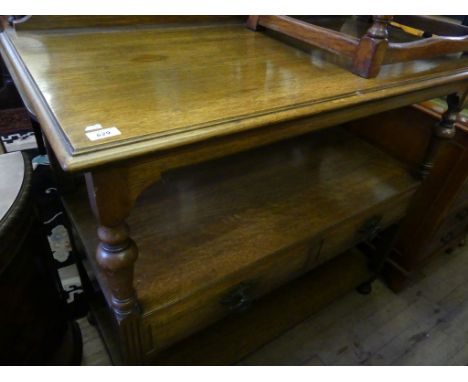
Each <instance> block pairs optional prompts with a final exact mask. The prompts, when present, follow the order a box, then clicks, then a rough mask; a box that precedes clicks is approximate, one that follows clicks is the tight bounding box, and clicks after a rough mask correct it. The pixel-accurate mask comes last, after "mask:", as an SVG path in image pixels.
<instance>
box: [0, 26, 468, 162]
mask: <svg viewBox="0 0 468 382" xmlns="http://www.w3.org/2000/svg"><path fill="white" fill-rule="evenodd" d="M0 37H1V38H0V46H1V49H0V50H1V51H2V55H4V56H5V58H6V60H5V61H6V63H7V66H8V67H9V69H10V71H12V72H13V77H14V78H16V82H17V83H22V84H23V85H22V86H24V87H25V89H26V91H25V92H24V93H26V98H29V99H32V101H31V103H32V104H33V105H32V108H33V109H34V111H35V112H36V114H38V118H39V120H40V121H41V124H42V127H43V129H44V131H45V134H46V136H47V137H48V139H49V141H50V142H51V146H52V148H53V149H54V151H55V152H56V155H57V157H58V159H59V161H60V163H61V165H62V167H64V168H67V169H79V168H85V167H90V166H93V165H96V163H102V162H112V161H115V160H119V159H125V158H130V157H135V156H139V155H143V154H146V153H150V152H154V151H157V150H163V149H167V148H170V147H175V146H180V145H185V144H188V143H193V142H199V141H203V140H206V139H208V138H212V137H216V136H221V135H226V134H232V133H236V132H240V131H244V130H248V129H254V128H258V127H260V126H265V125H269V124H271V123H274V122H279V121H285V120H291V119H296V118H300V117H306V116H312V115H319V114H323V113H325V112H331V111H336V110H338V109H340V110H341V111H343V110H346V109H348V108H350V109H351V108H352V107H353V106H356V105H358V104H361V105H362V104H363V103H367V102H371V101H378V102H381V103H384V102H386V101H388V100H389V99H391V98H392V97H399V98H400V99H403V98H404V97H405V96H408V95H409V94H412V93H414V92H416V91H423V90H424V89H426V90H427V89H429V88H430V89H431V90H432V93H434V94H431V95H430V96H429V98H430V97H431V96H435V95H441V94H446V93H448V92H453V91H455V90H457V89H458V88H462V87H463V86H466V81H467V79H468V71H467V70H466V67H467V62H468V59H460V60H453V59H449V58H439V59H431V60H425V61H417V62H412V63H409V64H397V65H388V66H386V67H384V68H383V70H382V72H381V73H380V75H379V77H378V78H376V79H370V80H366V79H362V78H359V77H356V76H354V75H353V74H350V73H348V72H347V71H346V70H345V69H342V68H341V67H339V66H338V65H335V64H334V63H331V62H329V61H327V60H326V59H324V57H323V55H322V53H321V51H319V50H312V51H311V52H304V51H303V50H301V49H298V48H295V47H293V46H292V45H289V44H285V43H284V42H282V41H280V40H278V39H276V38H273V37H271V36H267V35H265V34H263V33H252V32H251V31H250V30H247V29H246V28H245V26H244V25H242V24H239V25H237V26H236V25H234V26H233V25H232V24H228V25H219V24H216V25H214V26H206V25H204V26H199V27H196V28H194V27H172V28H170V27H169V28H153V27H149V26H148V27H146V28H120V29H119V28H111V27H107V28H98V29H96V28H89V29H86V28H84V29H79V30H77V29H68V30H67V29H61V30H55V31H54V32H51V31H43V30H32V31H18V32H16V33H10V32H4V33H2V34H1V36H0ZM335 63H336V62H335ZM19 87H21V84H20V86H19ZM416 98H417V99H411V100H410V99H409V98H408V99H407V102H415V101H418V100H419V101H420V100H423V99H425V98H428V95H427V94H420V95H419V96H418V97H416ZM386 107H387V109H388V108H391V107H394V106H393V105H387V106H386ZM373 112H374V111H373V110H372V108H368V109H366V110H365V111H362V113H364V114H372V113H373ZM350 114H352V113H350ZM98 123H99V124H101V125H102V126H103V127H104V128H109V127H117V128H118V129H119V130H120V132H121V134H120V135H117V136H114V137H110V138H106V139H103V140H98V141H90V140H89V139H88V138H87V136H86V135H85V131H84V130H85V128H86V127H87V126H90V125H95V124H98ZM88 157H89V158H88ZM87 158H88V159H89V160H86V159H87ZM91 158H92V160H91Z"/></svg>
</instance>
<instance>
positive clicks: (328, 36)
mask: <svg viewBox="0 0 468 382" xmlns="http://www.w3.org/2000/svg"><path fill="white" fill-rule="evenodd" d="M392 20H394V21H396V22H398V24H403V25H405V26H410V27H413V28H415V29H417V30H419V31H420V32H421V37H423V38H418V39H415V38H409V36H407V35H406V36H405V35H404V34H402V33H397V32H400V30H399V29H398V28H397V27H396V25H397V24H393V25H392ZM247 25H248V27H249V28H250V29H252V30H257V29H258V28H259V27H264V28H268V29H271V30H274V31H276V32H280V33H282V34H285V35H287V36H290V37H293V38H295V39H297V40H299V41H302V42H305V43H307V44H311V45H313V46H317V47H319V48H321V49H324V50H326V51H329V52H332V53H334V54H338V55H339V56H342V57H345V58H349V59H350V60H351V65H350V70H351V71H352V72H353V73H355V74H358V75H359V76H361V77H365V78H372V77H375V76H377V75H378V74H379V71H380V67H381V65H384V64H389V63H396V62H404V61H410V60H419V59H426V58H432V57H437V56H441V55H446V54H451V53H457V52H458V53H460V52H464V51H467V50H468V27H467V26H465V25H459V24H456V23H454V22H451V21H447V20H443V19H440V18H435V17H431V16H372V17H370V16H369V17H362V16H360V17H359V18H357V17H353V18H352V17H350V16H326V17H324V16H308V17H301V18H298V17H291V16H249V19H248V21H247ZM389 34H390V37H389ZM395 35H396V36H395ZM402 35H403V38H402ZM392 37H397V38H396V39H395V40H394V39H392Z"/></svg>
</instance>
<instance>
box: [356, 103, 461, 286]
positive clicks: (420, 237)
mask: <svg viewBox="0 0 468 382" xmlns="http://www.w3.org/2000/svg"><path fill="white" fill-rule="evenodd" d="M444 111H445V107H444V105H442V104H441V103H440V102H436V101H429V102H424V103H421V104H418V105H414V106H412V107H406V108H402V109H398V110H395V111H393V112H392V113H387V115H385V114H383V115H380V116H374V117H369V118H367V119H365V120H363V121H360V123H359V124H358V123H350V124H349V127H350V129H351V130H353V131H355V132H358V134H360V135H361V136H363V137H365V138H366V139H367V140H369V141H371V142H372V143H374V144H376V145H377V146H379V147H380V148H382V149H384V151H386V152H387V153H389V154H391V155H392V156H394V157H396V158H398V159H400V160H402V161H403V162H404V163H406V165H407V166H408V167H409V168H410V171H412V172H415V173H416V172H417V171H418V163H420V162H419V161H420V160H421V158H422V157H423V156H424V152H425V151H426V150H427V146H428V145H429V140H430V136H431V134H432V131H433V127H434V126H435V125H437V123H438V122H439V121H440V120H441V118H442V114H443V113H444ZM377 118H379V119H380V123H381V128H380V129H379V133H378V134H377V133H376V131H375V129H372V126H375V123H376V119H377ZM408 121H409V122H410V123H408ZM455 126H456V133H455V136H454V139H452V140H450V141H447V142H444V145H443V146H442V147H441V150H440V152H439V153H438V155H437V156H436V158H434V164H433V171H432V172H431V174H430V175H429V176H428V177H427V178H426V179H425V181H424V182H423V183H422V185H421V187H420V188H419V190H418V192H417V193H416V194H415V196H414V199H413V201H412V203H411V207H410V208H409V210H408V214H407V216H406V218H405V219H404V220H403V221H402V223H401V225H400V227H399V230H398V234H397V236H396V238H395V241H394V244H393V246H392V250H391V253H390V256H389V258H388V261H387V264H386V266H385V268H384V276H385V279H386V281H387V283H388V285H389V286H390V288H391V289H392V290H394V291H400V290H401V289H403V288H404V286H405V282H406V281H407V280H408V278H409V277H410V275H411V273H413V272H414V271H416V270H418V269H420V268H421V267H422V266H423V265H424V264H426V263H427V262H428V261H430V260H431V259H432V258H433V257H434V256H436V255H438V254H441V253H443V252H444V251H447V250H450V249H452V248H454V247H456V246H457V245H459V243H460V242H462V241H463V239H464V236H465V235H466V233H467V231H468V165H467V164H468V119H467V118H466V115H465V113H460V115H459V116H458V118H457V123H456V125H455Z"/></svg>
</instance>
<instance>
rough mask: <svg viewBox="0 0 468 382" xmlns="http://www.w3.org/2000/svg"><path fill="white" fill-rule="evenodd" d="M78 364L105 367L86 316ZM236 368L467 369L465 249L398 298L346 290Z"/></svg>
mask: <svg viewBox="0 0 468 382" xmlns="http://www.w3.org/2000/svg"><path fill="white" fill-rule="evenodd" d="M79 323H80V326H81V328H82V331H83V340H84V356H83V365H109V364H110V360H109V357H108V356H107V354H106V352H105V350H104V346H103V344H102V342H101V339H100V337H99V335H98V333H97V332H96V330H95V329H94V328H93V327H91V326H90V325H89V324H88V322H87V321H86V319H82V320H80V322H79ZM239 364H240V365H468V246H465V247H463V248H459V249H457V250H455V251H454V252H452V253H451V254H444V255H443V256H441V257H439V258H438V259H436V260H435V261H433V262H432V263H431V264H429V265H428V266H427V267H426V268H424V269H423V271H422V272H420V273H419V274H418V275H417V276H416V277H415V279H414V280H413V282H412V283H411V285H410V286H409V288H407V289H406V290H405V291H404V292H402V293H400V294H398V295H396V294H394V293H392V292H391V291H390V290H388V289H387V288H386V287H385V286H384V285H383V284H382V283H381V282H376V283H374V290H373V292H372V294H370V295H368V296H362V295H359V294H357V293H356V292H350V293H348V294H347V295H346V296H344V297H342V298H341V299H339V300H337V301H336V302H334V303H333V304H331V305H330V306H328V307H327V308H326V309H324V310H322V311H321V312H319V313H318V314H315V315H314V316H312V317H310V318H309V319H308V320H306V321H304V322H302V323H301V324H299V325H297V326H295V327H294V328H292V329H291V330H289V331H287V332H285V333H284V334H283V335H281V336H280V337H278V338H276V339H275V340H274V341H272V342H270V343H269V344H268V345H266V346H264V347H263V348H261V349H259V350H257V351H256V352H255V353H253V354H251V355H250V356H249V357H247V358H245V359H244V360H243V361H242V362H240V363H239Z"/></svg>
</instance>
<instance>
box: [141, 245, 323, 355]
mask: <svg viewBox="0 0 468 382" xmlns="http://www.w3.org/2000/svg"><path fill="white" fill-rule="evenodd" d="M319 248H320V243H319V242H318V241H315V242H314V241H310V242H305V243H301V244H298V245H296V246H294V247H293V248H289V249H287V250H283V251H280V252H277V253H273V254H272V255H270V256H268V257H267V258H265V259H263V260H262V261H261V262H258V263H256V264H254V265H253V266H251V267H249V268H248V269H244V270H243V271H242V272H241V274H232V275H231V276H230V277H229V278H228V279H225V280H223V281H222V282H221V283H217V284H216V285H211V286H210V287H209V288H207V289H204V290H199V291H196V292H194V293H193V294H191V295H190V297H189V298H187V299H186V300H185V301H178V302H177V303H173V304H171V305H169V306H166V307H163V308H162V309H159V310H157V311H152V312H149V313H145V314H144V317H143V322H144V326H146V327H147V328H148V329H149V332H150V333H149V334H150V338H151V339H150V341H149V344H148V349H147V352H152V351H159V350H161V349H164V348H166V347H168V346H169V345H171V344H173V343H175V342H177V341H179V340H181V339H183V338H185V337H187V336H189V335H190V334H192V333H194V332H197V331H199V330H201V329H203V328H204V327H206V326H208V325H209V324H211V323H213V322H215V321H217V320H219V319H220V318H222V317H223V316H226V315H228V314H236V313H237V312H242V311H243V310H245V309H247V308H248V307H249V306H250V304H251V303H252V302H253V301H254V300H255V299H258V298H259V297H261V296H263V295H265V294H267V293H268V292H270V291H272V290H274V289H275V288H278V287H279V286H281V285H283V284H285V283H287V282H288V281H291V280H293V279H295V278H297V277H298V276H300V275H301V274H302V273H304V272H305V270H306V269H307V267H308V265H309V264H311V263H313V262H314V261H316V259H317V255H318V251H319Z"/></svg>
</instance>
